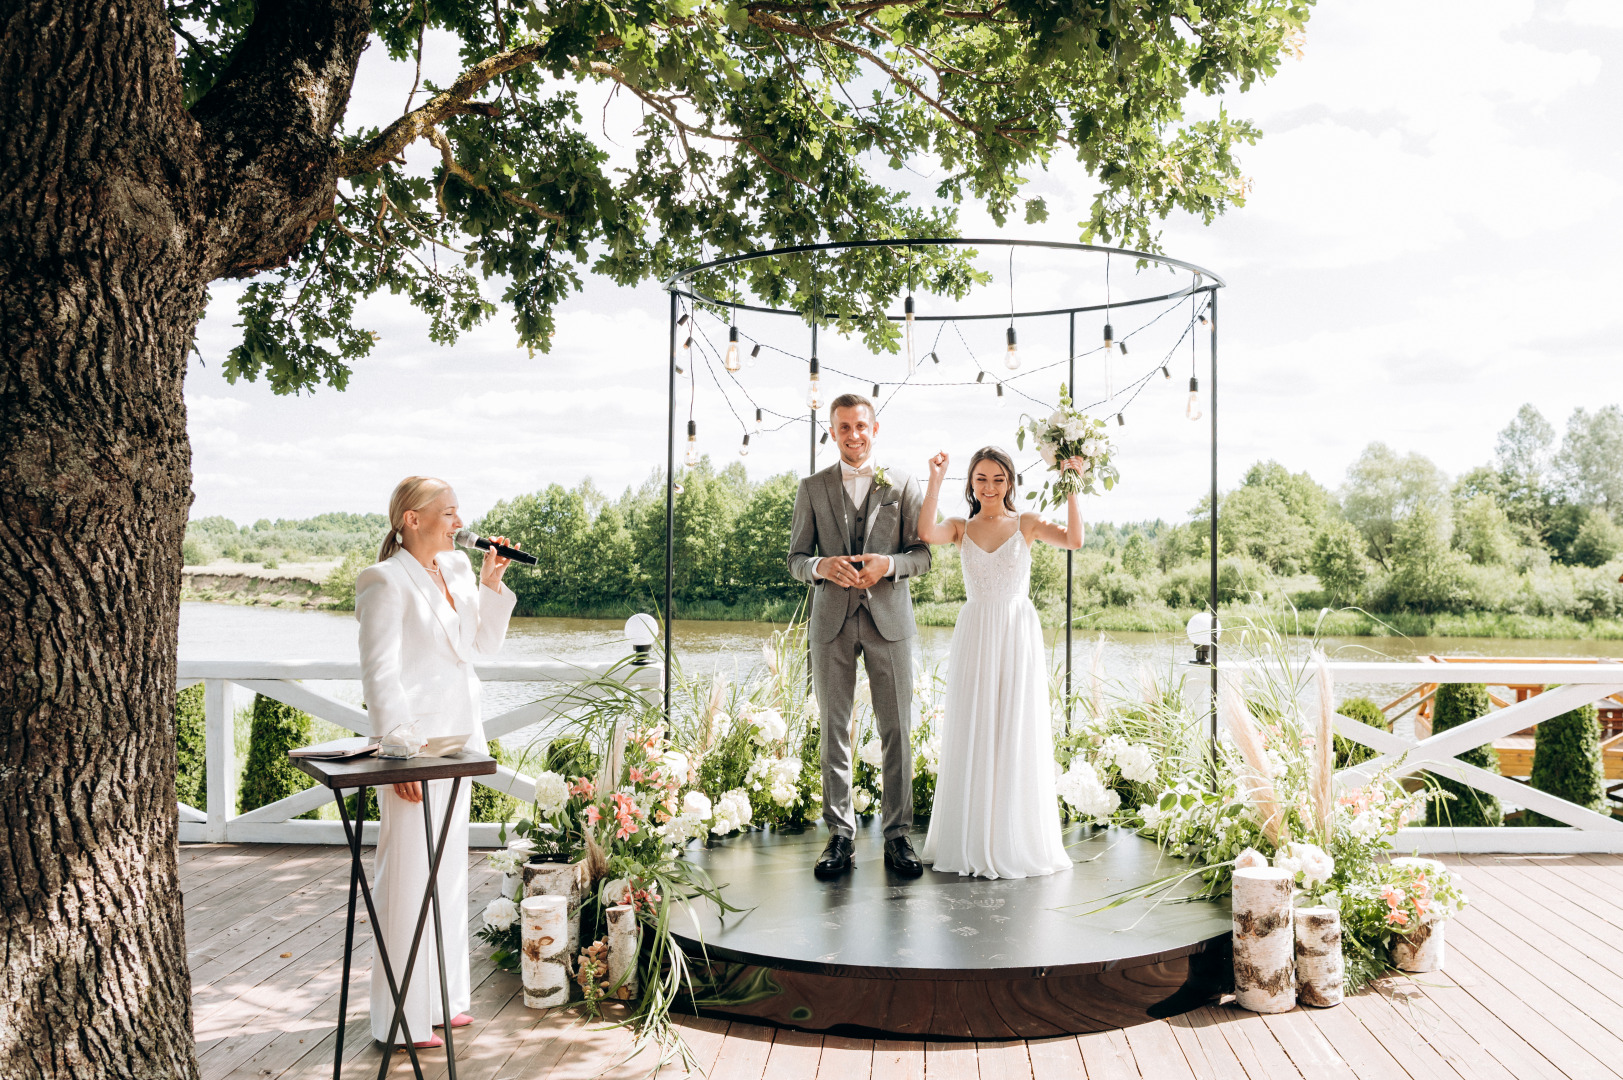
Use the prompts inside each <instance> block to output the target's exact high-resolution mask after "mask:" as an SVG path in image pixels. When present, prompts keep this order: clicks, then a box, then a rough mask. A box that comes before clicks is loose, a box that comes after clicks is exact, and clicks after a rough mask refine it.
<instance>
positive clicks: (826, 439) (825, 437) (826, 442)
mask: <svg viewBox="0 0 1623 1080" xmlns="http://www.w3.org/2000/svg"><path fill="white" fill-rule="evenodd" d="M817 441H818V442H820V443H822V444H823V445H824V446H827V445H828V432H826V431H825V432H823V437H822V438H821V439H818V440H817Z"/></svg>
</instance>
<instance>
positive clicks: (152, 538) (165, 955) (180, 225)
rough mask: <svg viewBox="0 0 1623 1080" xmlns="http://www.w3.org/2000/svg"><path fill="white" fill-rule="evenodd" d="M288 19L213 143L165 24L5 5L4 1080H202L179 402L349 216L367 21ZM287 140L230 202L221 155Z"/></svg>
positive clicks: (1, 235) (144, 13)
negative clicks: (216, 312)
mask: <svg viewBox="0 0 1623 1080" xmlns="http://www.w3.org/2000/svg"><path fill="white" fill-rule="evenodd" d="M294 6H296V5H295V4H293V3H288V2H283V3H276V2H274V0H264V2H263V3H261V5H260V10H261V14H263V13H264V12H265V11H266V10H269V9H281V13H280V16H281V17H280V19H269V20H268V23H269V29H267V30H266V31H264V32H262V33H259V36H258V39H254V40H257V41H258V43H259V45H260V46H262V48H261V50H260V53H261V55H260V58H259V62H258V65H257V67H256V66H254V64H252V63H248V64H245V65H239V66H238V68H237V69H236V70H238V71H239V72H240V73H242V74H243V81H246V82H251V83H252V86H251V92H249V91H244V92H243V93H241V94H238V95H236V96H235V97H233V96H232V93H231V92H227V93H224V94H222V95H220V96H218V97H217V98H216V104H215V107H214V109H213V112H212V113H211V114H210V119H209V123H210V125H212V126H211V127H210V128H208V129H207V130H206V131H205V129H204V128H203V127H202V126H200V125H199V124H198V123H196V122H194V121H193V119H192V118H191V117H189V116H188V115H187V113H186V111H185V110H184V108H183V99H182V89H181V80H180V73H179V69H178V65H177V63H176V59H175V46H174V34H173V32H172V31H171V29H170V27H169V23H168V21H167V16H166V13H165V11H164V8H163V7H162V6H161V5H160V4H158V3H156V2H155V0H135V2H130V3H126V4H117V3H114V4H106V3H97V2H94V0H78V2H77V3H72V2H54V3H47V2H45V0H32V2H30V0H0V641H3V642H4V643H5V648H4V650H3V651H0V818H3V820H0V897H3V899H4V941H3V948H4V955H3V958H0V1001H4V1002H5V1006H4V1007H5V1010H6V1015H5V1020H4V1022H3V1023H0V1076H4V1077H6V1078H7V1080H10V1078H14V1077H15V1078H31V1077H53V1078H54V1077H79V1076H83V1077H97V1078H101V1077H143V1078H144V1077H154V1078H156V1077H164V1078H172V1077H180V1078H191V1077H196V1076H197V1075H198V1065H197V1056H196V1050H195V1045H194V1043H193V1039H192V1015H191V985H190V976H189V974H188V971H187V966H186V947H185V946H186V943H185V931H184V928H183V922H182V919H183V912H182V907H181V893H180V888H179V882H178V879H177V866H176V825H177V816H176V809H175V734H174V730H175V728H174V708H175V648H176V636H177V630H178V623H179V610H180V568H181V557H180V545H181V539H182V535H183V533H184V531H185V526H186V516H187V510H188V508H189V506H190V504H191V491H190V486H191V453H190V448H189V445H188V442H187V438H186V412H185V404H184V401H183V398H182V395H181V389H182V381H183V379H184V376H185V371H186V360H187V352H188V349H189V348H190V345H191V341H192V335H193V332H194V330H195V328H196V324H197V319H198V317H199V316H200V314H201V312H202V310H203V306H204V304H205V302H206V291H205V290H206V285H207V282H208V280H209V279H210V278H212V277H214V276H218V275H220V274H226V273H238V272H244V271H246V270H251V269H253V268H256V267H259V266H266V265H272V264H274V262H275V261H276V259H277V258H281V257H285V256H286V255H287V254H288V253H289V252H290V251H291V250H292V248H293V247H294V246H296V244H297V243H298V242H299V240H300V239H302V237H303V236H305V235H307V234H308V232H309V225H310V223H311V221H312V220H313V217H312V215H313V214H316V213H319V212H320V210H321V208H322V207H323V206H324V205H328V206H330V203H331V198H332V194H331V188H332V181H331V177H332V175H333V168H332V164H331V161H330V160H329V159H330V158H331V157H332V156H333V153H332V151H333V150H334V149H335V146H334V144H333V142H332V139H331V131H332V127H333V124H334V123H335V122H336V118H337V116H338V115H339V114H340V113H341V111H342V105H343V102H344V101H346V100H347V98H348V94H349V74H351V73H353V70H354V63H355V61H356V59H357V58H358V57H359V54H360V49H361V46H362V44H364V41H365V37H366V26H367V19H368V11H369V7H368V5H367V4H366V3H364V2H359V3H357V2H355V0H330V2H315V0H307V5H306V10H305V11H302V12H297V13H294V14H293V15H292V16H290V15H289V12H288V11H287V10H286V9H288V8H292V7H294ZM256 26H257V22H256ZM277 33H283V35H284V37H283V38H282V39H280V40H278V39H277V38H276V34H277ZM249 38H250V39H253V38H254V36H253V35H249ZM290 42H291V43H292V44H291V45H290V44H289V43H290ZM246 48H247V47H246V45H245V47H244V51H246ZM300 48H303V50H304V51H303V52H302V54H301V53H300V52H299V49H300ZM267 58H268V59H267ZM249 59H250V60H252V59H253V58H252V57H250V58H249ZM277 64H280V65H281V66H282V68H283V69H285V70H283V72H282V75H283V78H282V81H281V82H278V81H277V78H276V71H274V70H272V69H273V68H274V67H275V66H276V65H277ZM346 65H347V66H346ZM312 72H315V73H317V74H319V75H321V76H322V77H323V79H324V80H325V81H321V82H318V81H316V80H315V78H314V76H312ZM249 76H251V78H249ZM300 79H303V80H304V81H303V82H302V83H300V82H299V80H300ZM225 82H226V80H222V84H224V83H225ZM294 84H297V85H298V86H299V88H300V89H301V91H302V97H300V96H297V95H294V96H292V97H290V96H289V95H288V94H282V95H281V97H276V94H275V92H276V90H277V87H279V86H281V87H286V86H292V85H294ZM323 93H326V94H327V95H328V98H327V99H323V97H322V96H321V95H322V94H323ZM212 96H215V95H213V94H211V97H212ZM271 99H274V100H271ZM324 100H325V101H326V108H325V109H323V108H321V107H319V106H321V105H322V104H323V101H324ZM267 102H269V104H267ZM334 102H336V105H334V104H333V103H334ZM272 106H279V107H280V108H282V109H283V111H284V113H286V114H288V115H294V116H299V117H302V118H303V120H304V127H305V128H307V129H308V130H293V129H294V128H297V127H298V125H297V124H289V123H280V124H278V123H273V122H271V121H270V119H268V117H269V114H270V112H271V111H272ZM234 109H235V110H236V111H235V112H233V110H234ZM301 110H302V111H301ZM239 121H240V122H239ZM234 122H235V123H236V124H237V126H235V127H233V123H234ZM284 129H285V130H287V133H288V139H287V142H286V145H285V146H284V147H282V148H280V149H278V148H276V147H272V146H269V139H268V136H266V137H263V138H261V139H260V140H259V141H258V142H256V143H252V144H251V148H252V149H253V150H254V151H255V152H256V153H257V156H256V157H255V158H254V159H253V161H252V162H251V163H250V164H251V165H252V170H253V172H254V177H255V183H254V184H252V185H247V187H246V188H243V186H242V185H239V184H238V183H236V181H237V179H238V178H236V177H234V176H232V175H231V173H230V167H231V162H232V161H233V160H235V159H233V158H232V157H231V155H229V154H223V153H221V152H220V151H219V150H218V146H219V145H220V141H221V140H223V141H225V142H231V141H232V140H233V139H234V134H235V132H236V131H238V130H247V131H253V132H260V133H263V132H274V131H279V130H284ZM312 131H314V132H316V133H317V135H318V136H319V137H318V138H316V139H314V140H312V138H311V132H312ZM211 137H212V138H214V139H215V142H213V143H211V142H210V141H209V138H211ZM323 139H325V142H322V140H323ZM312 147H314V148H312ZM289 148H291V149H289ZM278 155H280V157H279V156H278ZM300 155H302V158H301V157H300ZM238 156H239V157H241V156H242V155H241V153H240V152H239V155H238ZM278 160H285V161H287V162H288V166H287V168H288V171H289V173H290V175H289V176H288V177H287V178H286V182H285V183H284V184H282V186H281V188H279V189H278V188H277V187H276V183H275V181H276V179H277V175H278V174H277V173H276V171H275V170H274V169H273V168H270V167H269V165H268V164H267V163H270V164H274V163H275V162H276V161H278ZM245 167H246V166H245ZM291 174H296V175H291ZM323 178H325V180H323ZM323 184H325V187H324V188H323ZM239 188H243V190H246V191H247V192H248V194H247V195H246V196H243V197H240V198H239V197H237V196H235V195H234V193H235V192H237V191H238V190H239ZM278 191H280V193H281V196H282V197H281V198H280V199H278V197H277V193H278ZM245 199H246V200H247V201H246V203H245V201H244V200H245ZM323 199H325V200H326V201H325V203H323ZM205 215H206V216H205ZM255 221H258V222H272V223H274V225H275V227H257V228H255V227H249V226H250V225H251V224H252V223H253V222H255Z"/></svg>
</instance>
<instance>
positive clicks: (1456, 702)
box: [1426, 683, 1505, 828]
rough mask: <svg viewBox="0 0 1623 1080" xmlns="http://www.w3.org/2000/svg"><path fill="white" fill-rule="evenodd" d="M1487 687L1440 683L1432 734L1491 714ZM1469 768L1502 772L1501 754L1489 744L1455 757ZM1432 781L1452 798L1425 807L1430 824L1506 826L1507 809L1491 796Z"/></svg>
mask: <svg viewBox="0 0 1623 1080" xmlns="http://www.w3.org/2000/svg"><path fill="white" fill-rule="evenodd" d="M1488 705H1489V701H1488V688H1487V687H1486V686H1484V685H1483V684H1482V683H1441V684H1439V685H1438V687H1437V695H1436V697H1434V698H1433V699H1432V712H1431V732H1432V734H1433V735H1438V734H1441V733H1442V732H1444V731H1447V730H1448V729H1449V728H1454V727H1459V726H1460V725H1461V724H1464V723H1466V722H1468V721H1471V720H1475V719H1476V718H1477V717H1479V716H1486V715H1487V713H1488ZM1455 756H1456V757H1458V758H1459V760H1460V761H1463V762H1465V763H1466V764H1467V765H1475V766H1476V767H1477V768H1479V769H1487V770H1488V771H1489V772H1494V773H1496V772H1498V771H1499V753H1498V751H1496V750H1495V749H1494V748H1493V746H1492V745H1491V744H1490V745H1488V746H1478V747H1476V748H1475V749H1472V750H1467V751H1466V752H1465V753H1463V754H1457V755H1455ZM1429 779H1430V780H1431V781H1432V782H1434V783H1436V784H1437V786H1438V787H1439V788H1440V789H1441V790H1442V791H1443V792H1445V793H1447V794H1450V795H1453V796H1454V798H1452V799H1446V798H1445V799H1437V800H1433V801H1432V802H1430V803H1428V804H1427V806H1426V824H1427V825H1445V826H1447V825H1452V826H1456V827H1459V828H1468V827H1471V826H1475V825H1503V824H1504V823H1505V811H1504V808H1503V807H1501V806H1500V805H1499V800H1498V799H1496V798H1494V797H1493V796H1492V795H1488V794H1486V793H1484V792H1481V791H1478V790H1477V789H1476V788H1473V787H1466V786H1465V785H1464V784H1460V783H1456V782H1455V781H1453V780H1449V779H1447V778H1446V777H1441V776H1431V777H1429Z"/></svg>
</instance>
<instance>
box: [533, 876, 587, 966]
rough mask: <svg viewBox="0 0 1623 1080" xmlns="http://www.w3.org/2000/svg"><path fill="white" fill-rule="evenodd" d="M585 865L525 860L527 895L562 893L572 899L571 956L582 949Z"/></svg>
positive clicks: (569, 899) (558, 894)
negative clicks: (582, 901) (582, 881)
mask: <svg viewBox="0 0 1623 1080" xmlns="http://www.w3.org/2000/svg"><path fill="white" fill-rule="evenodd" d="M582 870H583V864H581V863H578V862H574V863H525V864H524V895H525V896H562V897H564V898H565V899H566V900H568V901H569V912H570V915H569V955H570V957H571V958H573V957H574V956H575V955H576V954H577V953H579V952H580V906H581V880H582V876H583V875H582Z"/></svg>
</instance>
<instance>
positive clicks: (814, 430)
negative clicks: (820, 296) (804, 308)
mask: <svg viewBox="0 0 1623 1080" xmlns="http://www.w3.org/2000/svg"><path fill="white" fill-rule="evenodd" d="M812 319H813V321H812V351H811V356H812V359H813V360H816V359H817V322H816V316H815V315H814V316H813V317H812ZM810 426H811V462H810V464H808V465H807V466H806V475H807V476H810V475H811V474H812V473H814V472H816V471H817V410H816V409H813V410H812V411H811V425H810Z"/></svg>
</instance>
